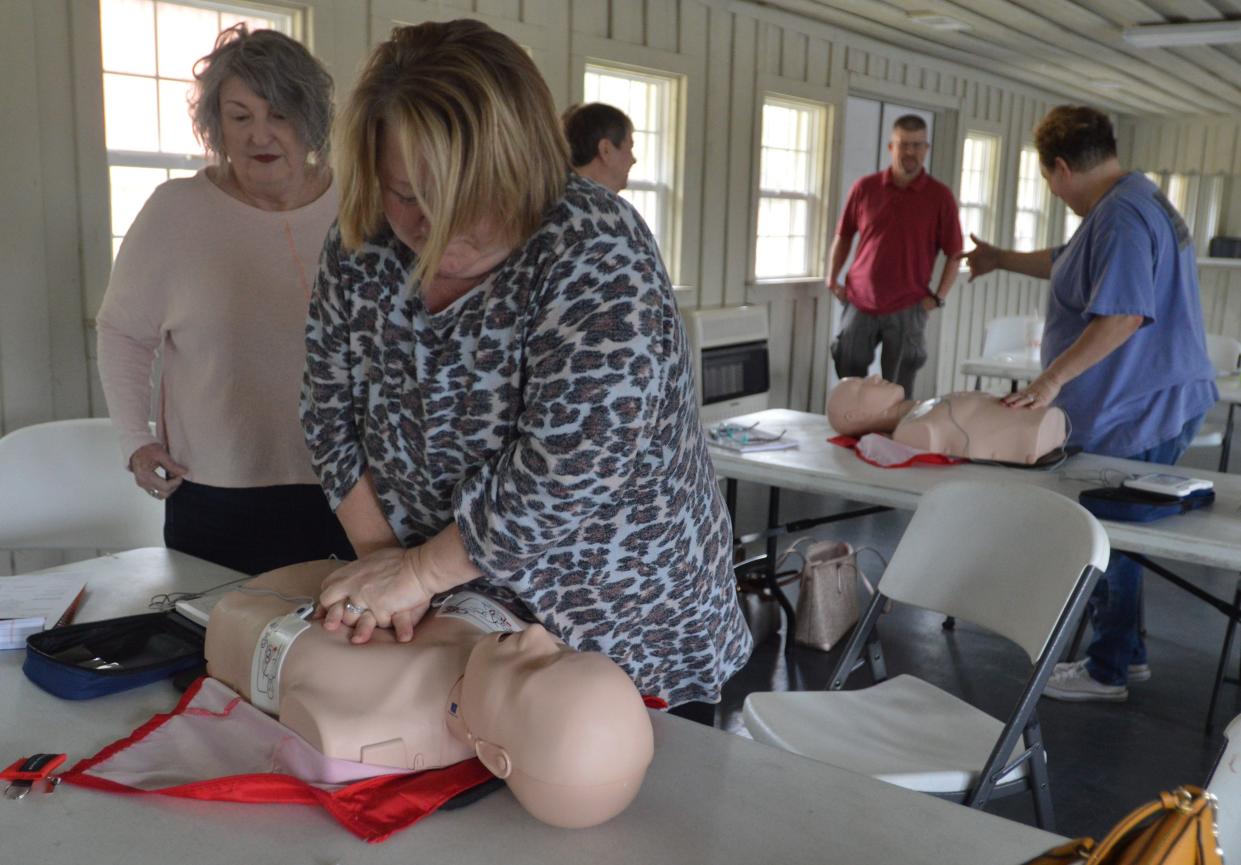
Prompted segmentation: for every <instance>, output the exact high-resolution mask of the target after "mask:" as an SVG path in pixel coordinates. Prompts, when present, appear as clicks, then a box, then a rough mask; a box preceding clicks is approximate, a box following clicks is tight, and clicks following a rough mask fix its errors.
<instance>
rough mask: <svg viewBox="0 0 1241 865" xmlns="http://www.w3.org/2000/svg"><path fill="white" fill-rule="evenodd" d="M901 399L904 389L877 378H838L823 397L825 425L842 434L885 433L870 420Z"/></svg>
mask: <svg viewBox="0 0 1241 865" xmlns="http://www.w3.org/2000/svg"><path fill="white" fill-rule="evenodd" d="M904 398H905V388H903V387H901V386H900V385H899V384H896V383H895V382H890V381H884V380H883V379H882V378H881V377H879V376H877V375H872V376H868V377H867V378H845V379H841V380H840V383H839V384H837V385H836V387H834V388H832V392H831V393H830V394H828V397H827V418H828V422H829V423H830V424H831V425H832V429H834V430H835V431H836V432H838V433H842V434H844V435H862V434H864V433H868V432H879V431H885V430H881V429H879V428H877V427H876V426H875V425H874V424H873V423H872V421H873V420H875V419H876V418H878V417H879V416H880V415H882V414H883V413H884V412H886V411H888V410H889V409H891V408H893V407H894V406H896V405H898V404H899V403H900V402H901V400H903V399H904Z"/></svg>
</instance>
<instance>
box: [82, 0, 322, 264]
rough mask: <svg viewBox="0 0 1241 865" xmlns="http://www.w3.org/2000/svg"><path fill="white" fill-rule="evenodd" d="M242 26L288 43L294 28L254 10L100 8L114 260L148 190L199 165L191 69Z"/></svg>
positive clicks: (288, 15) (156, 1)
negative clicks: (221, 38)
mask: <svg viewBox="0 0 1241 865" xmlns="http://www.w3.org/2000/svg"><path fill="white" fill-rule="evenodd" d="M241 22H245V24H246V25H247V26H248V27H249V28H250V29H251V30H256V29H259V28H267V29H271V30H279V31H281V32H282V33H285V34H287V35H290V36H293V35H295V28H296V27H298V25H299V24H300V21H299V17H298V13H296V12H294V11H291V10H289V9H282V8H279V7H274V6H266V5H264V4H261V3H243V2H212V0H193V2H170V0H99V24H100V39H101V43H102V44H101V48H102V53H103V112H104V136H105V140H106V142H107V150H108V183H109V187H110V190H111V215H112V255H113V257H114V258H115V256H116V251H117V250H118V249H119V248H120V245H121V239H122V238H123V237H124V236H125V233H126V232H127V231H129V226H130V224H131V223H133V221H134V217H135V216H137V215H138V211H139V210H141V209H142V205H143V204H144V203H145V202H146V200H147V198H148V197H149V196H150V195H151V193H152V192H153V191H154V190H155V187H157V186H159V185H160V184H161V183H163V182H164V181H166V180H168V179H170V178H173V177H185V176H189V175H192V174H193V173H194V172H195V171H197V170H198V169H199V168H201V167H202V166H204V165H205V164H206V159H205V157H204V155H203V152H202V147H201V145H199V143H198V141H197V140H196V139H195V138H194V130H193V126H192V124H191V122H190V115H189V101H188V100H189V96H190V93H191V92H192V89H193V82H194V75H193V69H194V63H195V62H196V61H197V60H198V59H199V58H200V57H202V56H204V55H206V54H209V53H210V52H211V50H212V48H213V46H214V45H215V40H216V37H217V36H218V35H219V33H220V31H221V30H224V29H226V28H228V27H232V26H233V25H234V24H238V23H241Z"/></svg>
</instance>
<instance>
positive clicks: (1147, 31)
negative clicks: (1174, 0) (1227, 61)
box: [1121, 21, 1241, 48]
mask: <svg viewBox="0 0 1241 865" xmlns="http://www.w3.org/2000/svg"><path fill="white" fill-rule="evenodd" d="M1121 35H1122V36H1123V37H1124V39H1125V41H1126V42H1128V43H1129V44H1130V45H1133V46H1135V47H1137V48H1168V47H1174V46H1178V45H1220V44H1223V43H1225V42H1241V21H1187V22H1185V23H1184V24H1141V25H1139V26H1137V27H1126V28H1125V29H1124V30H1123V31H1121Z"/></svg>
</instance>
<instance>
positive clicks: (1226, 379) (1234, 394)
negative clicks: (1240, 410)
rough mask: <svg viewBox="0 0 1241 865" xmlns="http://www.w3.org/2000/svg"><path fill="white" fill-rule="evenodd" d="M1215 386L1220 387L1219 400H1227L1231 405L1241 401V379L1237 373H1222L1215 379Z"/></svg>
mask: <svg viewBox="0 0 1241 865" xmlns="http://www.w3.org/2000/svg"><path fill="white" fill-rule="evenodd" d="M1215 386H1216V387H1217V388H1219V401H1220V402H1226V403H1229V404H1231V405H1236V404H1238V403H1241V379H1239V377H1238V376H1237V374H1236V373H1229V374H1228V375H1227V376H1223V375H1221V376H1220V377H1219V378H1217V379H1215Z"/></svg>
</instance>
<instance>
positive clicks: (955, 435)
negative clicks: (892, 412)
mask: <svg viewBox="0 0 1241 865" xmlns="http://www.w3.org/2000/svg"><path fill="white" fill-rule="evenodd" d="M1067 437H1068V431H1067V430H1066V429H1065V422H1064V412H1063V411H1061V410H1060V409H1058V408H1040V409H1025V408H1010V407H1009V406H1006V405H1004V404H1003V403H1002V402H1000V401H999V400H998V399H997V398H996V397H994V396H991V395H989V394H985V393H978V392H976V391H964V392H961V393H950V394H948V395H947V396H943V397H937V398H936V399H931V400H924V401H923V402H920V403H918V404H917V405H915V406H914V408H913V410H912V411H910V412H909V414H907V415H905V417H904V418H902V419H901V421H900V423H898V424H897V425H896V429H894V430H893V431H892V439H893V440H894V441H898V442H900V443H901V444H906V445H909V446H910V447H915V448H918V449H919V450H924V451H930V452H932V453H937V454H948V455H949V456H954V457H966V458H968V459H972V460H996V461H999V462H1006V463H1025V464H1027V465H1028V464H1030V463H1033V462H1035V461H1037V460H1038V459H1039V457H1041V456H1043V455H1044V454H1047V453H1050V452H1051V451H1054V450H1055V449H1056V448H1059V447H1061V446H1063V445H1064V442H1065V439H1066V438H1067Z"/></svg>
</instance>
